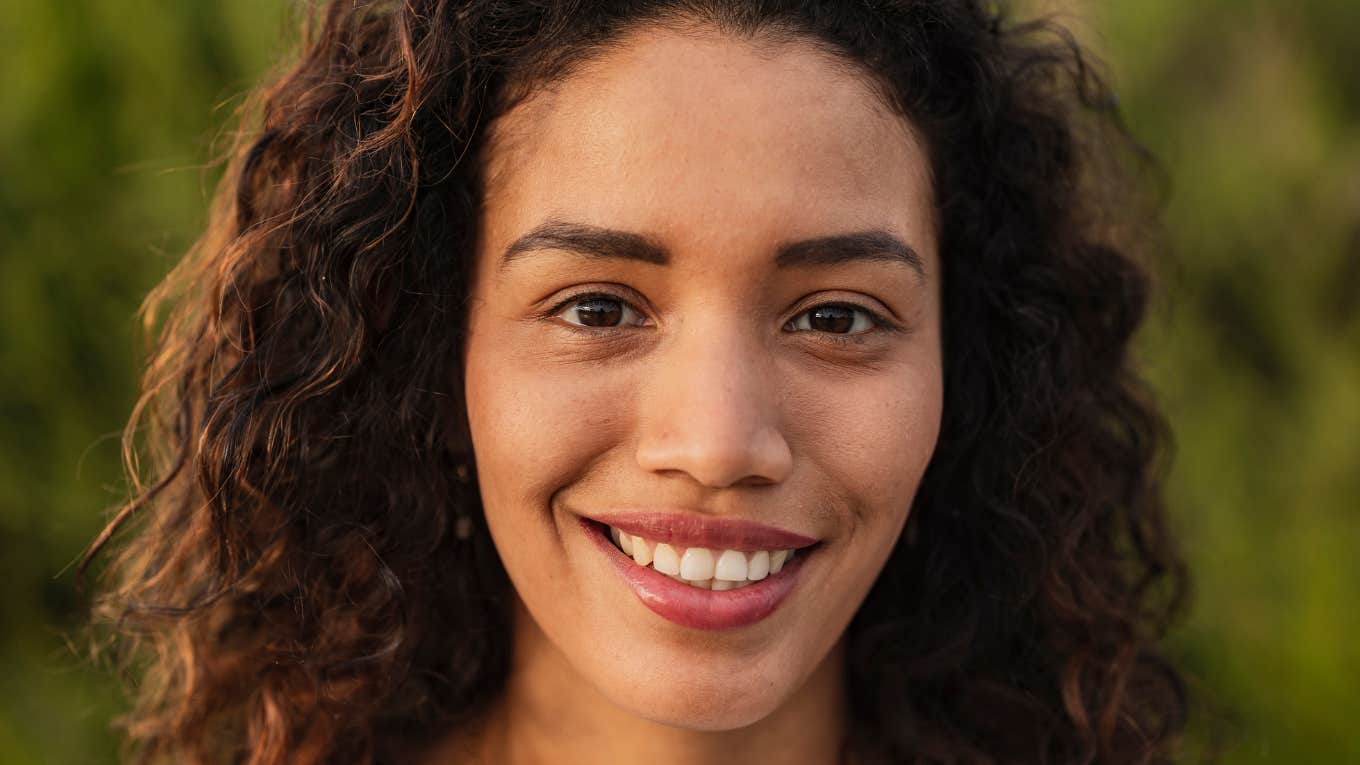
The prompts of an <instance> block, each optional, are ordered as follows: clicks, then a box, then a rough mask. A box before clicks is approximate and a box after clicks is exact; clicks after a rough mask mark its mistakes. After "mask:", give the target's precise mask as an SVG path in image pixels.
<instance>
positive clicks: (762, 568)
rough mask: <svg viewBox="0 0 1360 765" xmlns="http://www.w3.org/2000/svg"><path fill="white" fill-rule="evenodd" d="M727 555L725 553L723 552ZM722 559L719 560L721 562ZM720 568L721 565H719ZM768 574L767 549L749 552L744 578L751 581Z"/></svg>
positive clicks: (725, 554)
mask: <svg viewBox="0 0 1360 765" xmlns="http://www.w3.org/2000/svg"><path fill="white" fill-rule="evenodd" d="M723 557H724V558H725V557H727V553H723ZM721 562H722V561H719V563H721ZM719 568H721V566H719ZM769 574H770V553H769V551H768V550H757V551H756V552H753V553H751V563H750V564H749V565H747V567H746V578H747V579H750V580H752V581H760V580H761V579H764V578H765V577H767V576H769Z"/></svg>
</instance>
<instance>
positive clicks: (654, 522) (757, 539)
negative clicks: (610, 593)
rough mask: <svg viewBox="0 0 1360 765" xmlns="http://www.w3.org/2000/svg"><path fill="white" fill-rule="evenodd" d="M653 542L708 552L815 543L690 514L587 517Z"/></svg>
mask: <svg viewBox="0 0 1360 765" xmlns="http://www.w3.org/2000/svg"><path fill="white" fill-rule="evenodd" d="M589 517H590V519H591V520H595V521H599V522H600V523H603V524H605V525H606V526H616V527H618V529H619V530H620V531H625V532H627V533H629V534H632V535H634V536H639V537H642V538H644V539H649V540H651V541H653V542H665V543H666V544H669V545H679V546H682V547H707V548H709V549H711V550H742V551H745V552H754V551H756V550H771V551H773V550H792V549H797V548H800V547H808V546H810V545H814V544H817V540H816V539H813V538H812V537H805V536H803V535H802V534H795V533H793V532H792V531H785V530H784V529H780V528H775V527H774V526H766V525H765V524H763V523H756V522H755V521H747V520H741V519H737V518H715V517H713V516H706V515H694V514H692V513H673V512H661V511H654V510H644V511H635V512H634V511H629V512H621V513H607V514H603V515H592V516H589Z"/></svg>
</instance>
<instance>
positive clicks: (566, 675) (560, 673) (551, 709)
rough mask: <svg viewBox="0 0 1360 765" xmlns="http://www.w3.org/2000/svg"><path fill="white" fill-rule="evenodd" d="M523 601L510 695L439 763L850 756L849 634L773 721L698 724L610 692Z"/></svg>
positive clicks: (817, 763) (686, 764) (573, 764)
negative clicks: (647, 713)
mask: <svg viewBox="0 0 1360 765" xmlns="http://www.w3.org/2000/svg"><path fill="white" fill-rule="evenodd" d="M516 601H517V603H516V609H515V648H514V660H513V664H512V668H511V673H510V677H509V679H508V681H507V683H506V688H505V691H504V693H503V694H502V695H501V697H500V698H499V700H498V701H497V702H496V703H495V704H494V705H493V706H492V708H491V709H490V710H488V713H487V715H486V716H485V718H484V719H483V722H482V723H481V724H480V725H479V726H478V727H477V729H476V730H472V731H465V732H463V733H461V734H459V735H458V736H457V737H456V739H455V740H451V741H450V742H449V744H450V745H449V746H448V747H446V748H444V749H442V750H441V752H440V754H439V756H438V757H436V758H432V760H431V763H432V764H433V763H462V762H468V761H471V762H483V763H505V765H546V764H547V763H552V764H553V765H587V764H589V765H594V764H595V763H599V762H648V763H653V764H654V765H698V763H711V762H787V763H806V764H807V765H835V764H836V763H839V762H840V761H841V760H840V756H841V754H840V753H841V744H842V742H843V740H844V737H845V735H846V732H847V730H848V722H847V720H848V717H847V698H846V692H845V685H844V682H845V676H844V639H842V640H841V641H840V642H838V643H837V644H836V645H835V646H834V647H833V648H832V649H831V651H830V652H829V653H828V654H827V656H826V658H825V659H823V661H822V663H821V664H820V665H819V666H818V667H817V669H816V670H814V671H813V673H812V675H811V676H810V677H809V678H808V680H807V681H806V682H805V683H804V685H803V686H802V687H801V688H800V689H799V690H798V691H797V692H795V693H794V694H793V695H792V696H790V697H789V699H788V700H786V701H785V703H784V704H783V705H781V706H780V707H778V708H777V709H776V710H775V711H774V712H772V713H771V714H769V715H767V716H766V717H764V718H763V719H761V720H759V721H757V722H755V723H753V724H751V725H748V726H746V727H743V728H737V729H733V730H724V731H703V730H690V729H687V728H678V727H673V726H670V725H664V724H661V723H657V722H653V721H651V720H648V719H646V718H643V717H639V716H637V715H635V714H633V713H632V712H630V711H628V710H625V709H622V708H620V707H618V706H617V705H615V704H614V703H613V702H611V701H609V700H608V699H607V698H605V697H604V696H602V695H601V694H600V693H599V692H598V691H596V690H595V688H594V686H593V685H592V684H591V683H590V682H589V681H588V680H586V678H584V677H582V676H581V675H580V674H578V673H577V672H576V670H575V669H574V668H573V667H572V665H571V663H570V662H569V661H568V660H567V658H566V657H565V656H564V655H562V653H561V652H560V651H558V650H557V648H556V646H554V645H553V644H552V642H551V641H550V640H548V638H547V636H546V635H544V634H543V632H542V631H541V630H539V628H538V625H537V624H536V623H535V622H534V621H533V619H532V618H531V617H530V616H529V614H528V612H527V611H526V610H525V609H524V606H523V603H522V602H519V600H518V598H516Z"/></svg>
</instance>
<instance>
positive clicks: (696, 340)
mask: <svg viewBox="0 0 1360 765" xmlns="http://www.w3.org/2000/svg"><path fill="white" fill-rule="evenodd" d="M717 313H719V312H714V313H708V314H706V315H705V316H702V317H694V318H691V319H690V320H688V321H686V322H684V323H683V324H682V325H681V326H680V327H679V328H677V329H675V330H674V331H673V332H674V334H673V336H671V337H669V338H666V339H665V342H663V343H662V347H660V348H658V349H657V351H655V354H656V355H655V356H654V358H655V359H656V364H655V366H654V367H652V369H651V370H649V374H648V383H647V391H646V394H645V395H643V396H642V397H641V401H642V406H643V411H642V412H641V414H640V417H639V422H640V423H641V425H640V427H641V429H642V432H641V433H640V438H639V443H638V454H637V458H638V463H639V464H640V466H641V467H642V468H643V469H644V470H648V471H652V472H667V471H680V472H684V473H687V474H689V475H690V477H691V478H693V479H694V480H696V481H698V482H700V483H702V484H704V485H705V486H710V487H722V486H728V485H731V484H736V483H740V482H743V481H748V482H758V483H778V482H781V481H783V480H784V479H785V478H786V477H787V476H788V474H789V472H790V469H791V467H792V455H791V452H790V449H789V445H788V443H787V442H786V441H785V438H784V433H783V430H782V426H781V424H780V420H781V418H782V415H783V413H782V411H781V405H780V401H779V395H780V388H779V385H778V381H777V380H776V379H775V374H776V370H775V369H774V365H773V363H772V360H771V358H770V357H769V354H768V351H767V349H766V348H765V346H764V345H763V342H762V340H761V337H760V335H759V333H758V332H755V331H753V328H752V327H751V326H750V321H749V319H746V320H743V319H742V318H740V317H738V316H732V315H731V314H730V313H729V312H720V313H722V315H721V316H719V315H717Z"/></svg>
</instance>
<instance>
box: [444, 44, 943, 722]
mask: <svg viewBox="0 0 1360 765" xmlns="http://www.w3.org/2000/svg"><path fill="white" fill-rule="evenodd" d="M493 128H494V130H493V133H492V136H493V137H494V139H495V140H494V142H493V144H492V145H491V147H490V149H489V152H488V154H487V162H488V165H487V167H488V176H487V178H488V180H487V187H486V196H485V209H484V213H483V218H482V220H481V229H480V238H479V242H478V248H477V252H476V259H477V260H476V277H475V279H474V285H473V294H472V300H471V302H470V303H469V306H468V311H469V316H468V320H469V336H468V340H467V344H466V347H465V351H466V357H465V359H464V362H465V374H466V379H465V381H464V382H465V386H466V387H465V390H466V395H467V406H468V410H467V413H468V418H469V426H470V428H471V435H472V441H473V447H474V451H475V455H476V465H477V475H478V480H479V483H480V490H481V494H482V497H483V500H484V505H485V510H486V516H487V523H488V526H489V528H490V532H491V535H492V538H493V540H494V542H495V545H496V548H497V550H498V551H499V554H500V556H501V559H502V560H503V561H504V564H505V568H506V570H507V571H508V572H509V575H510V579H511V581H512V582H513V583H514V586H515V589H516V591H517V593H518V596H519V598H520V600H521V602H522V608H521V609H520V611H519V613H520V616H521V619H529V617H531V619H529V620H528V621H527V622H524V621H522V622H521V624H520V627H519V634H520V637H519V638H518V639H519V640H521V641H526V640H528V641H538V642H539V645H541V646H549V647H550V651H551V652H553V653H556V654H558V655H560V656H561V657H562V658H564V659H565V662H564V664H565V666H568V667H569V668H570V673H571V675H572V677H573V678H574V679H573V682H574V683H576V684H577V687H578V688H579V698H585V697H586V696H588V695H590V694H602V695H603V697H605V698H607V699H608V700H610V701H612V702H613V703H614V704H616V705H618V706H620V707H622V708H624V709H626V710H628V711H631V712H633V713H634V714H637V715H641V716H643V717H646V718H649V719H652V720H655V721H658V722H663V723H666V724H670V725H676V726H682V727H688V728H694V729H708V730H718V729H730V728H736V727H740V726H744V725H747V724H750V723H752V722H755V721H757V720H760V719H762V718H764V717H765V716H767V715H769V714H771V713H772V712H773V711H775V710H776V709H778V708H779V707H780V706H781V705H783V704H784V703H785V702H786V701H788V700H789V699H790V698H791V697H792V696H793V695H794V694H795V692H796V691H798V689H799V688H801V687H802V686H803V684H804V682H805V681H807V680H808V679H809V678H810V677H812V676H813V673H814V671H815V670H817V669H818V668H819V666H821V665H822V664H823V662H824V661H826V662H830V661H832V660H833V659H832V658H830V657H834V656H835V655H836V654H835V653H834V652H833V651H832V649H833V648H834V647H836V644H837V641H838V640H839V639H840V637H841V636H842V633H843V632H844V630H845V627H846V625H847V624H848V623H849V621H850V619H851V617H852V616H853V615H854V612H855V610H856V609H857V607H858V606H859V605H860V603H861V601H862V600H863V598H864V596H865V595H866V593H867V592H868V590H869V588H870V586H871V585H872V584H873V582H874V580H875V578H876V577H877V575H878V573H879V571H880V569H881V568H882V566H883V564H884V561H885V560H886V559H887V556H888V554H889V552H890V551H891V550H892V548H893V545H894V544H895V543H896V541H897V539H898V536H899V534H900V532H901V530H902V527H903V523H904V521H905V520H906V517H907V513H908V510H909V509H910V507H911V504H912V499H913V496H914V495H915V493H916V489H917V485H918V483H919V481H920V478H921V475H922V473H923V471H924V470H925V467H926V464H927V462H928V461H929V459H930V456H931V453H932V451H933V449H934V447H935V441H936V436H937V433H938V430H939V422H940V408H941V394H942V391H941V385H942V375H941V356H940V327H939V314H940V311H939V272H940V269H939V263H938V260H937V252H936V249H937V246H936V234H935V231H934V228H933V222H932V220H933V218H932V210H933V200H932V192H931V186H930V180H929V175H928V168H927V160H926V156H925V154H924V152H923V148H922V146H921V145H920V143H918V141H917V140H916V139H915V138H914V136H913V132H912V129H911V128H910V127H909V126H908V124H907V123H906V122H905V121H903V120H902V119H901V118H899V117H897V116H894V115H892V114H891V113H889V112H887V111H886V110H885V109H884V108H883V107H882V106H880V103H879V101H878V100H877V99H876V97H875V96H874V95H872V93H871V91H870V89H869V87H868V86H867V84H866V83H865V81H864V80H862V79H860V77H859V75H857V74H854V73H852V72H851V71H850V70H849V69H848V67H845V66H843V65H842V64H840V62H838V61H835V60H833V59H829V58H827V55H826V54H824V53H819V52H817V51H816V50H815V49H814V48H813V47H811V46H809V45H804V44H802V43H794V44H787V45H784V46H781V47H776V48H769V49H767V50H765V51H764V52H762V51H761V50H759V49H757V48H755V47H753V46H752V45H751V44H750V43H745V42H741V41H737V40H734V39H730V38H727V37H724V36H721V35H720V34H719V33H716V32H705V33H704V34H690V35H682V34H678V33H673V32H661V31H654V30H649V31H645V32H638V33H635V34H634V35H633V36H631V37H630V38H629V39H628V41H627V44H626V45H624V46H623V47H622V48H620V49H618V50H615V51H613V52H611V53H609V54H607V55H606V56H605V57H603V58H600V59H597V60H595V61H594V62H593V63H592V64H591V65H590V66H588V67H586V68H585V69H583V70H580V71H579V72H577V73H576V74H574V75H573V76H572V77H571V78H570V79H568V80H565V81H563V82H559V83H557V84H555V85H554V86H553V87H552V88H551V89H549V90H542V89H540V90H539V91H538V93H537V95H535V96H534V97H533V98H531V99H530V100H528V101H526V102H525V103H523V104H521V105H520V106H519V107H517V108H516V109H515V110H513V111H511V112H509V113H507V114H506V115H504V116H503V117H502V118H501V119H499V120H498V121H497V122H496V123H495V124H494V126H493ZM507 250H508V251H509V254H508V255H507ZM597 521H604V522H606V523H608V524H611V525H614V526H615V527H618V528H621V529H624V530H625V531H628V532H630V533H629V535H628V537H627V538H626V539H625V538H622V537H621V538H620V541H619V542H616V541H614V540H613V539H611V534H610V531H609V529H608V526H607V525H603V524H597V523H596V522H597ZM637 537H641V539H638V538H637ZM626 543H631V544H629V545H628V546H630V547H632V548H633V551H632V556H633V559H632V560H630V559H629V557H628V555H627V554H626V553H625V552H624V551H623V550H622V549H620V547H621V546H622V545H624V544H626ZM662 545H665V549H662ZM639 549H643V550H645V552H639ZM788 549H795V550H796V552H794V553H793V555H792V557H791V558H790V557H788V556H787V554H786V553H783V552H781V551H782V550H788ZM728 551H731V552H730V553H729V552H728ZM781 558H782V559H784V562H783V566H782V568H780V565H779V562H780V559H781ZM646 559H651V560H650V562H648V563H647V565H645V566H644V565H641V564H639V563H638V560H644V561H645V560H646ZM724 561H725V562H724ZM677 565H678V566H679V568H680V569H681V570H680V572H679V574H678V577H679V579H677V578H676V576H677V575H675V574H673V575H672V576H669V577H668V576H666V575H665V573H664V572H666V571H668V570H669V571H672V572H674V570H675V567H676V566H677ZM777 568H778V569H779V570H778V572H777V573H776V572H775V571H774V570H775V569H777ZM658 569H659V570H658ZM742 572H744V575H745V578H744V579H743V578H742V576H741V573H742ZM681 580H684V581H681ZM690 581H693V582H695V584H690V583H689V582H690ZM714 582H717V583H718V584H717V585H716V587H715V585H714ZM707 588H713V589H707ZM526 614H527V616H526ZM525 635H528V637H527V638H526V637H524V636H525ZM525 650H528V649H527V647H526V645H525V643H524V642H521V643H519V644H517V645H516V652H517V654H518V653H520V652H522V651H525ZM827 666H830V664H829V663H828V664H827Z"/></svg>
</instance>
